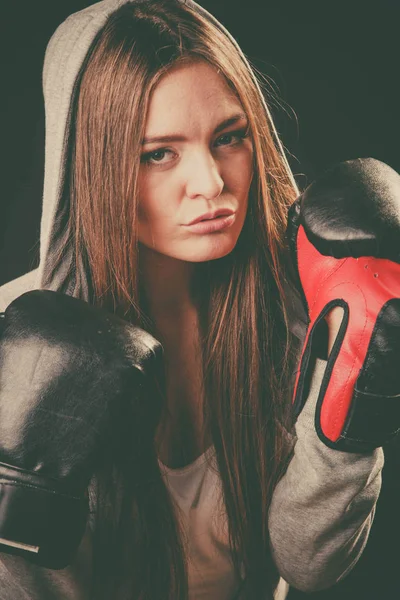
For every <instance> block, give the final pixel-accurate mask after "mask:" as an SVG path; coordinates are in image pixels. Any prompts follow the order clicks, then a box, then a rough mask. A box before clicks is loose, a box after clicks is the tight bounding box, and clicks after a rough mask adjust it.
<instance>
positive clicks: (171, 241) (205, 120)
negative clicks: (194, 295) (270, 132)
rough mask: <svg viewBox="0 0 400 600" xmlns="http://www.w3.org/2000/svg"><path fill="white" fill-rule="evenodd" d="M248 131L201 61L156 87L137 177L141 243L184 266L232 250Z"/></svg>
mask: <svg viewBox="0 0 400 600" xmlns="http://www.w3.org/2000/svg"><path fill="white" fill-rule="evenodd" d="M247 129H248V122H247V118H246V115H245V114H244V111H243V108H242V106H241V104H240V102H239V101H238V99H237V98H236V97H235V95H234V94H233V92H232V91H231V90H230V88H229V87H228V85H227V83H226V82H225V80H224V78H223V77H222V76H221V75H219V74H218V73H217V72H216V71H215V70H214V69H213V68H212V67H211V66H210V65H208V64H207V63H206V62H197V63H193V64H187V65H181V66H179V67H175V69H174V70H172V71H170V72H169V73H167V74H166V75H165V76H164V77H163V78H162V79H161V80H160V81H159V82H158V84H157V86H156V87H155V89H154V91H153V93H152V96H151V98H150V105H149V111H148V116H147V122H146V128H145V138H144V140H143V146H142V155H141V164H140V173H139V229H138V235H139V241H140V242H141V244H143V245H144V246H146V247H148V248H151V249H152V250H154V251H156V252H159V253H161V254H163V255H166V256H170V257H173V258H176V259H180V260H184V261H190V262H202V261H207V260H213V259H216V258H221V257H222V256H225V255H226V254H228V253H229V252H231V250H232V249H233V248H234V246H235V244H236V242H237V240H238V237H239V234H240V231H241V229H242V227H243V223H244V220H245V216H246V211H247V203H248V195H249V188H250V183H251V179H252V175H253V148H252V142H251V139H250V137H249V135H248V133H247ZM194 221H196V223H194Z"/></svg>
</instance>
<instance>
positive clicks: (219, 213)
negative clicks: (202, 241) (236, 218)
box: [187, 208, 234, 227]
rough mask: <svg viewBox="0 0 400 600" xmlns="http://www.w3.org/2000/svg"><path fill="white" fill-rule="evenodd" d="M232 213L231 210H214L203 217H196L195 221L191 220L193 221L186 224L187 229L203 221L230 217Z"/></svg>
mask: <svg viewBox="0 0 400 600" xmlns="http://www.w3.org/2000/svg"><path fill="white" fill-rule="evenodd" d="M233 214H234V211H233V210H232V209H231V208H219V209H218V210H214V211H211V212H208V213H205V214H204V215H201V216H200V217H196V218H195V219H193V221H190V223H187V227H190V226H191V225H195V224H196V223H202V222H204V221H212V220H214V219H221V218H223V217H229V216H230V215H233Z"/></svg>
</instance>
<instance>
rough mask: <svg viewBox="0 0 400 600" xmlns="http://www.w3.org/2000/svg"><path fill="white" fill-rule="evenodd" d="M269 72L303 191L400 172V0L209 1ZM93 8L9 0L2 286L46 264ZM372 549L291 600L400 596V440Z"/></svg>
mask: <svg viewBox="0 0 400 600" xmlns="http://www.w3.org/2000/svg"><path fill="white" fill-rule="evenodd" d="M199 1H200V3H201V4H202V5H203V6H204V7H205V8H207V9H208V10H210V11H211V12H212V13H213V14H214V15H215V16H216V17H217V18H218V19H219V20H220V21H221V22H222V23H223V24H224V25H225V26H226V27H227V28H228V29H229V30H230V31H231V33H232V34H233V35H234V37H235V38H236V39H237V40H238V42H239V44H240V45H241V46H242V48H243V50H244V52H245V54H246V55H247V57H248V58H249V59H250V60H251V62H252V64H253V65H254V66H255V67H257V69H258V70H259V71H261V72H262V73H264V75H265V77H266V78H265V82H266V88H267V94H268V97H269V102H270V107H271V110H272V113H273V116H274V119H275V122H276V125H277V128H278V131H279V133H280V135H281V138H282V140H283V143H284V145H285V147H286V149H287V151H288V155H289V160H290V163H291V167H292V169H293V171H294V173H295V174H296V179H297V181H298V184H299V186H300V187H301V188H303V187H304V186H305V185H306V184H307V182H309V181H311V180H312V179H313V178H314V177H315V176H317V175H318V174H319V173H321V172H322V171H323V170H324V169H326V168H327V167H328V166H330V165H332V164H333V163H335V162H338V161H340V160H346V159H349V158H355V157H359V156H373V157H375V158H377V159H380V160H382V161H384V162H386V163H388V164H389V165H391V166H392V167H393V168H395V169H396V170H397V171H400V152H399V134H400V118H399V107H400V89H399V64H398V60H399V56H398V55H399V52H398V48H399V37H400V34H399V23H400V0H380V1H379V2H378V1H377V0H374V1H373V2H369V3H368V4H366V3H365V2H358V1H356V0H349V1H348V2H347V3H345V2H341V1H339V2H330V1H329V0H322V1H320V2H313V1H309V0H307V1H304V2H302V1H301V0H292V1H288V2H284V1H282V0H258V1H256V0H242V1H241V2H238V1H235V0H214V1H209V0H199ZM90 4H93V2H88V1H82V0H54V1H53V2H44V1H43V0H31V1H27V0H22V1H15V0H9V1H8V2H7V5H6V6H4V7H2V14H1V21H2V35H1V42H0V43H1V46H2V47H1V54H0V57H1V59H0V60H1V65H0V66H1V83H2V86H1V87H2V93H1V95H0V99H1V102H2V104H3V108H2V109H1V121H2V123H1V142H0V148H1V150H2V159H1V163H0V164H2V166H3V169H2V171H3V172H2V175H1V195H0V198H1V213H0V214H1V218H0V284H1V283H4V282H6V281H8V280H10V279H13V278H14V277H17V276H18V275H21V274H23V273H25V272H26V271H28V270H30V269H31V268H33V267H34V266H36V264H37V256H38V243H37V240H38V236H39V222H40V210H41V193H42V185H43V157H44V108H43V100H42V92H41V69H42V64H43V56H44V51H45V47H46V44H47V42H48V40H49V38H50V36H51V34H52V32H53V31H54V29H55V28H56V27H57V25H58V24H59V23H60V22H61V21H62V20H63V19H64V18H65V17H66V16H67V15H68V14H70V13H72V12H75V11H76V10H80V9H82V8H84V7H85V6H88V5H90ZM385 455H386V465H385V468H384V477H383V488H382V494H381V496H380V499H379V502H378V507H377V513H376V518H375V522H374V525H373V528H372V532H371V536H370V540H369V542H368V545H367V548H366V550H365V552H364V554H363V556H362V558H361V560H360V561H359V563H358V564H357V566H356V567H355V569H354V570H353V571H352V573H351V574H350V575H349V576H348V577H347V578H346V579H345V580H344V581H343V582H342V583H340V584H338V585H336V586H334V587H333V588H331V589H330V590H328V591H325V592H319V593H314V594H309V595H306V594H301V593H299V592H296V591H293V592H291V594H290V599H291V600H296V599H300V598H315V599H316V600H317V599H318V600H336V599H341V600H347V599H350V598H352V599H363V600H380V599H381V598H399V597H400V583H399V581H398V575H397V572H398V571H399V570H400V556H399V551H398V541H399V539H400V518H399V516H398V507H399V506H400V503H399V500H400V441H395V442H394V443H392V444H391V445H388V446H387V447H386V448H385Z"/></svg>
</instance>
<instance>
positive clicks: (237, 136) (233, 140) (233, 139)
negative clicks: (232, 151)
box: [215, 127, 249, 147]
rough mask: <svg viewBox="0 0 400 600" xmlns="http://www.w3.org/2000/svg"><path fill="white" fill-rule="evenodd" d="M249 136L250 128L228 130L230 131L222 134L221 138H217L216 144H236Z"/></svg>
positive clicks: (218, 145)
mask: <svg viewBox="0 0 400 600" xmlns="http://www.w3.org/2000/svg"><path fill="white" fill-rule="evenodd" d="M248 136H249V129H248V128H247V127H246V128H245V129H239V130H237V131H228V133H224V134H223V135H220V136H219V138H217V139H216V141H215V145H216V146H217V147H220V146H236V145H238V144H241V143H242V141H243V140H244V139H245V138H247V137H248Z"/></svg>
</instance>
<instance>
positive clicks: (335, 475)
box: [0, 0, 383, 600]
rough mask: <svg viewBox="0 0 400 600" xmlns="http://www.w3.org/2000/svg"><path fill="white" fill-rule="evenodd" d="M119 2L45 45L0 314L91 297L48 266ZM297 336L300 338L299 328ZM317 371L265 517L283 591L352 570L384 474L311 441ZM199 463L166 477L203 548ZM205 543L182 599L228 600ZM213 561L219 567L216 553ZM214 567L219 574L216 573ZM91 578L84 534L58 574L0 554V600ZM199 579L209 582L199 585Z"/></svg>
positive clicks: (74, 587) (38, 597) (40, 596)
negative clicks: (19, 222)
mask: <svg viewBox="0 0 400 600" xmlns="http://www.w3.org/2000/svg"><path fill="white" fill-rule="evenodd" d="M126 1H127V0H103V1H102V2H98V3H96V4H94V5H92V6H89V7H88V8H86V9H84V10H82V11H80V12H78V13H75V14H73V15H71V16H70V17H68V18H67V19H66V21H64V23H62V24H61V25H60V26H59V27H58V29H57V30H56V32H55V33H54V35H53V37H52V38H51V40H50V42H49V44H48V47H47V51H46V56H45V63H44V71H43V89H44V99H45V106H46V149H45V179H44V193H43V212H42V220H41V233H40V263H39V267H38V268H37V269H35V270H33V271H30V272H29V273H27V274H25V275H23V276H22V277H19V278H18V279H15V280H13V281H11V282H9V283H7V284H6V285H4V286H2V287H1V288H0V311H4V310H5V308H6V307H7V306H8V304H9V303H10V302H12V300H14V299H15V298H17V297H18V296H19V295H21V294H22V293H24V292H26V291H28V290H31V289H36V288H44V287H45V288H47V289H53V290H57V291H62V292H64V293H67V294H72V295H79V296H80V297H82V298H84V299H88V297H89V286H88V284H87V282H85V281H84V280H83V281H81V282H80V283H79V286H80V288H79V289H78V287H77V282H76V281H74V280H73V275H71V273H72V272H73V269H70V266H71V261H72V259H73V257H72V255H71V254H69V253H68V251H67V252H65V253H64V255H63V260H62V262H61V263H60V264H57V267H54V264H53V261H52V257H53V256H55V255H56V254H57V252H58V250H59V249H60V247H63V243H64V241H65V225H66V217H67V216H68V208H69V205H68V200H67V199H66V198H65V194H64V182H65V179H66V163H67V153H68V144H69V133H70V121H71V112H72V104H73V98H74V89H75V85H76V81H77V78H78V77H79V73H80V70H81V68H82V64H83V63H84V60H85V57H86V55H87V52H88V50H89V48H90V46H91V43H92V42H93V40H94V38H95V36H96V34H97V33H98V32H99V30H100V29H101V28H102V26H103V25H104V24H105V22H106V20H107V18H108V17H109V15H110V14H111V13H113V12H114V11H115V10H117V9H118V8H119V7H120V6H121V5H122V4H125V3H126ZM186 1H187V3H190V4H191V5H192V6H194V7H195V8H196V10H198V11H200V12H204V13H206V12H207V11H205V10H204V9H203V8H201V7H200V6H198V5H197V4H195V3H194V2H192V1H191V0H186ZM207 15H208V13H207ZM208 16H209V15H208ZM209 18H213V17H210V16H209ZM298 330H299V331H301V326H299V327H298ZM323 369H324V363H323V361H319V362H318V364H317V369H316V372H315V373H314V379H313V385H312V386H311V390H310V397H309V399H308V400H307V402H306V405H305V408H304V409H303V412H302V413H301V415H300V417H299V419H298V421H297V424H296V428H295V434H296V443H295V447H294V455H293V458H292V460H291V462H290V464H289V466H288V468H287V471H286V473H285V475H284V476H283V477H282V479H281V480H280V482H279V483H278V485H277V487H276V489H275V492H274V496H273V501H272V505H271V509H270V516H269V528H270V538H271V545H272V552H273V556H274V559H275V562H276V565H277V567H278V569H279V571H280V573H281V575H282V576H283V577H284V578H285V579H286V580H287V581H288V582H289V583H290V584H292V585H293V586H295V587H297V588H299V589H301V590H304V591H315V590H318V589H321V588H325V587H328V586H330V585H332V584H334V583H335V582H336V581H339V580H340V579H341V578H342V577H344V576H345V574H346V573H347V572H348V571H349V570H350V569H351V568H352V567H353V565H354V564H355V563H356V562H357V560H358V558H359V556H360V554H361V552H362V550H363V548H364V546H365V544H366V541H367V538H368V534H369V530H370V527H371V524H372V520H373V516H374V511H375V505H376V501H377V498H378V495H379V491H380V486H381V470H382V466H383V453H382V450H381V449H378V450H375V451H374V452H371V453H367V454H362V455H358V454H350V453H344V452H339V451H337V450H332V449H330V448H328V447H326V446H325V445H324V444H323V443H322V442H321V441H320V440H319V438H318V436H317V434H316V432H315V428H314V422H313V421H314V410H315V403H316V400H317V395H318V389H319V383H320V381H321V378H322V374H323ZM206 454H207V453H206ZM211 455H212V452H211ZM205 458H208V457H206V456H205V455H204V456H203V457H200V458H199V459H198V460H197V461H195V463H193V465H190V466H189V467H190V468H185V469H184V470H183V472H182V473H178V472H175V473H173V472H171V470H169V471H170V472H168V469H165V475H166V477H167V479H168V483H169V486H170V489H171V493H172V494H173V495H174V497H175V500H176V501H177V502H178V504H179V505H180V508H181V510H182V511H183V512H184V513H185V515H186V516H187V527H188V531H189V530H190V531H192V530H193V527H192V524H193V518H194V512H193V510H194V509H193V506H195V508H196V510H197V513H196V515H197V516H196V518H197V517H198V515H199V514H200V513H201V511H203V512H202V513H201V514H202V519H203V523H204V524H205V525H204V526H205V531H206V535H207V536H208V539H209V540H211V539H212V535H213V534H212V532H211V530H210V529H211V527H208V526H207V523H208V520H207V518H206V517H207V514H208V513H207V511H209V510H210V507H212V503H213V502H214V500H213V497H214V496H215V493H214V492H215V490H217V489H218V487H219V478H218V473H217V472H216V470H215V465H213V461H212V456H211V459H210V461H208V460H205ZM177 471H179V470H177ZM182 490H184V493H183V492H182ZM188 490H189V491H188ZM199 490H201V494H200V493H199ZM188 494H189V495H188ZM199 498H200V499H201V498H203V499H204V501H203V504H201V502H200V505H199ZM202 507H203V508H202ZM185 518H186V517H185ZM207 527H208V529H207ZM200 533H201V532H200ZM197 537H199V536H197ZM200 537H201V536H200ZM210 544H211V545H209V550H207V549H206V550H204V547H203V548H200V544H197V545H196V540H195V538H194V537H193V538H192V547H193V551H192V557H191V560H192V562H193V567H192V571H191V572H189V584H190V594H191V596H190V597H191V598H193V600H194V599H195V598H196V599H198V598H207V600H216V599H217V598H218V600H222V599H225V600H233V599H234V597H235V590H236V582H235V581H234V579H233V578H232V577H233V576H232V569H231V565H230V561H229V548H228V545H227V538H226V536H225V538H224V539H222V541H221V539H218V540H217V542H215V543H214V544H212V543H211V542H210ZM218 548H219V549H220V550H221V548H222V550H221V552H222V553H225V554H224V556H223V557H222V558H223V561H222V562H221V561H220V563H218V560H217V561H216V562H215V564H214V565H213V572H212V574H208V573H209V571H207V567H206V566H205V564H206V563H204V562H203V563H202V562H201V560H200V559H199V557H200V556H203V559H204V556H206V559H207V560H208V563H207V564H208V565H210V564H211V563H212V561H213V555H212V553H213V552H215V551H218ZM216 549H217V550H216ZM207 552H208V553H209V554H208V555H207ZM210 553H211V554H210ZM196 556H197V558H196ZM218 559H221V553H220V554H219V555H218ZM216 564H221V565H223V566H221V569H220V570H218V569H219V568H217V569H215V565H216ZM196 572H197V573H198V576H197V577H196V575H195V573H196ZM210 573H211V571H210ZM90 577H91V533H90V529H89V526H88V530H87V532H86V535H85V536H84V539H83V541H82V544H81V546H80V548H79V551H78V553H77V555H76V557H75V560H74V562H73V564H72V565H70V566H69V567H68V568H66V569H63V570H60V571H51V570H49V569H45V568H42V567H38V566H35V565H32V564H30V563H28V562H27V561H25V560H24V559H22V558H20V557H17V556H12V555H8V554H0V600H28V599H29V600H61V599H63V600H88V598H89V588H90ZM207 577H210V582H211V583H210V582H207ZM224 577H225V578H226V579H225V581H226V584H224V582H223V578H224ZM212 578H214V579H213V581H214V583H212V581H211V579H212ZM214 584H215V585H214ZM202 586H203V587H202ZM207 586H208V587H207ZM210 586H211V587H210ZM286 593H287V586H286V585H285V583H284V581H283V580H281V583H280V585H279V589H278V591H277V592H276V599H277V600H283V598H285V596H286ZM260 600H261V599H260Z"/></svg>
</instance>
